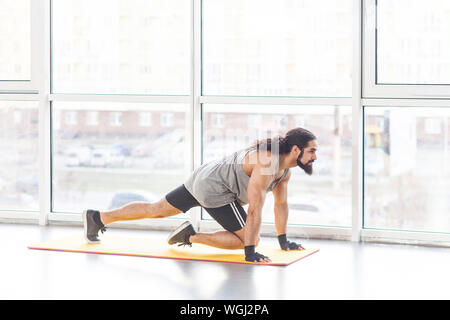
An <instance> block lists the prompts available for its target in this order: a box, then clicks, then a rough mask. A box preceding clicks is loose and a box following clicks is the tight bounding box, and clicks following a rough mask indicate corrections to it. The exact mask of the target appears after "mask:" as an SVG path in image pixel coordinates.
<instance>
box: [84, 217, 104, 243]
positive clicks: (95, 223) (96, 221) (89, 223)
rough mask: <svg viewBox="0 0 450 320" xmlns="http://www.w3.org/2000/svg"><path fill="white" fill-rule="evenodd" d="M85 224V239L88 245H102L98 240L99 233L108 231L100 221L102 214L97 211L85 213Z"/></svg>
mask: <svg viewBox="0 0 450 320" xmlns="http://www.w3.org/2000/svg"><path fill="white" fill-rule="evenodd" d="M83 224H84V238H85V239H86V241H87V243H90V244H96V243H100V239H99V238H98V232H99V231H100V230H101V231H102V233H103V232H105V231H106V228H105V226H104V225H103V223H102V222H101V220H100V212H98V211H96V210H86V211H83Z"/></svg>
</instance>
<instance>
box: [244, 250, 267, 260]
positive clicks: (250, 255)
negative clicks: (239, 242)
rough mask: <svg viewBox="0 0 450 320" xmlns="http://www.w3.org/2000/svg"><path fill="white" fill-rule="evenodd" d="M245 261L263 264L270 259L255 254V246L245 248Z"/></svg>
mask: <svg viewBox="0 0 450 320" xmlns="http://www.w3.org/2000/svg"><path fill="white" fill-rule="evenodd" d="M244 250H245V261H249V262H263V261H264V259H268V257H266V256H264V255H262V254H260V253H258V252H255V246H245V247H244Z"/></svg>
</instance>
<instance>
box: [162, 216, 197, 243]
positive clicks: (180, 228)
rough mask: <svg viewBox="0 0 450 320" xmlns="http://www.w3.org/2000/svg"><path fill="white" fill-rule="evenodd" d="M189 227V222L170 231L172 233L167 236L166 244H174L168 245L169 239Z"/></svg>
mask: <svg viewBox="0 0 450 320" xmlns="http://www.w3.org/2000/svg"><path fill="white" fill-rule="evenodd" d="M189 225H191V222H190V221H185V222H183V223H182V224H181V225H180V226H179V227H178V228H176V229H175V230H174V231H172V233H171V234H170V235H169V237H168V238H167V243H169V244H175V243H170V242H169V240H170V238H172V237H173V236H174V235H176V234H177V233H178V232H180V231H181V230H183V229H186V227H188V226H189Z"/></svg>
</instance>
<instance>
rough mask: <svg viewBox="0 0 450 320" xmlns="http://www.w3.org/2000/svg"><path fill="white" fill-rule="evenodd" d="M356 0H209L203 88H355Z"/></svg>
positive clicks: (275, 91) (324, 91)
mask: <svg viewBox="0 0 450 320" xmlns="http://www.w3.org/2000/svg"><path fill="white" fill-rule="evenodd" d="M352 9H353V7H352V1H351V0H340V1H335V0H314V1H292V0H281V1H280V0H279V1H261V0H228V1H223V0H207V1H203V62H204V64H203V77H204V83H203V94H205V95H238V96H239V95H247V96H316V97H317V96H333V97H341V96H344V97H349V96H351V92H352V80H351V70H352Z"/></svg>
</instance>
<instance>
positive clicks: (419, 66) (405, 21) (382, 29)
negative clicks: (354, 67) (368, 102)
mask: <svg viewBox="0 0 450 320" xmlns="http://www.w3.org/2000/svg"><path fill="white" fill-rule="evenodd" d="M449 34H450V2H449V1H446V0H429V1H423V0H395V1H392V0H378V6H377V82H378V83H394V84H450V38H449V36H448V35H449Z"/></svg>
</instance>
